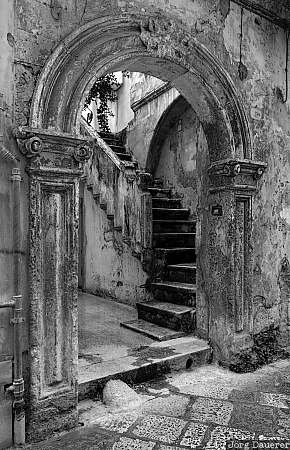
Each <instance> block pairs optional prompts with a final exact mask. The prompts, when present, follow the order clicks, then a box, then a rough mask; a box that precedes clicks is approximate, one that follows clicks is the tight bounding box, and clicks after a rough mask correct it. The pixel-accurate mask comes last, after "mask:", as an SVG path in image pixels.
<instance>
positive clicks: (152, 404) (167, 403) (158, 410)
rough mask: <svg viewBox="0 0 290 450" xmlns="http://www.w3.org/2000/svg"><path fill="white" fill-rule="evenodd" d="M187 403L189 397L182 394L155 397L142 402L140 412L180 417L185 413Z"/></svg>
mask: <svg viewBox="0 0 290 450" xmlns="http://www.w3.org/2000/svg"><path fill="white" fill-rule="evenodd" d="M188 404H189V398H186V397H183V396H182V395H170V396H169V397H157V398H155V399H153V400H149V401H148V402H146V403H144V404H143V406H142V412H149V413H151V414H164V415H167V416H174V417H180V416H182V415H184V414H185V410H186V407H187V405H188Z"/></svg>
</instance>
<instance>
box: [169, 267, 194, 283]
mask: <svg viewBox="0 0 290 450" xmlns="http://www.w3.org/2000/svg"><path fill="white" fill-rule="evenodd" d="M165 279H166V280H170V281H179V282H180V283H192V284H195V283H196V263H183V264H182V263H181V264H171V265H169V266H167V268H166V275H165Z"/></svg>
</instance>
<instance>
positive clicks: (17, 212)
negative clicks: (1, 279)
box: [11, 167, 21, 295]
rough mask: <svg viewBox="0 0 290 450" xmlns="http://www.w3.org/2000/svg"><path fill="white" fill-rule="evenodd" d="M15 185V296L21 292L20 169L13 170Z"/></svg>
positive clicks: (12, 178)
mask: <svg viewBox="0 0 290 450" xmlns="http://www.w3.org/2000/svg"><path fill="white" fill-rule="evenodd" d="M11 180H12V183H13V238H14V242H13V254H14V295H20V291H21V285H20V284H21V260H20V255H21V219H20V183H21V173H20V169H19V168H18V167H14V168H13V169H12V176H11Z"/></svg>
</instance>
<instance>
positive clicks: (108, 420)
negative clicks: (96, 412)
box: [94, 411, 140, 434]
mask: <svg viewBox="0 0 290 450" xmlns="http://www.w3.org/2000/svg"><path fill="white" fill-rule="evenodd" d="M139 416H140V413H139V412H138V411H134V412H130V413H124V414H122V413H119V414H108V415H106V416H104V417H100V418H99V419H97V420H96V421H95V422H94V423H95V424H96V425H98V426H99V427H101V428H105V429H106V430H110V431H116V432H117V433H121V434H122V433H125V432H126V431H128V429H129V428H130V427H131V425H133V423H134V422H135V421H136V420H137V419H138V418H139Z"/></svg>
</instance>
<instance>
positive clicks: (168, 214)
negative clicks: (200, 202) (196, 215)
mask: <svg viewBox="0 0 290 450" xmlns="http://www.w3.org/2000/svg"><path fill="white" fill-rule="evenodd" d="M188 217H189V211H187V210H182V209H180V210H178V209H176V210H171V209H153V220H158V219H159V220H186V219H188Z"/></svg>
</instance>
